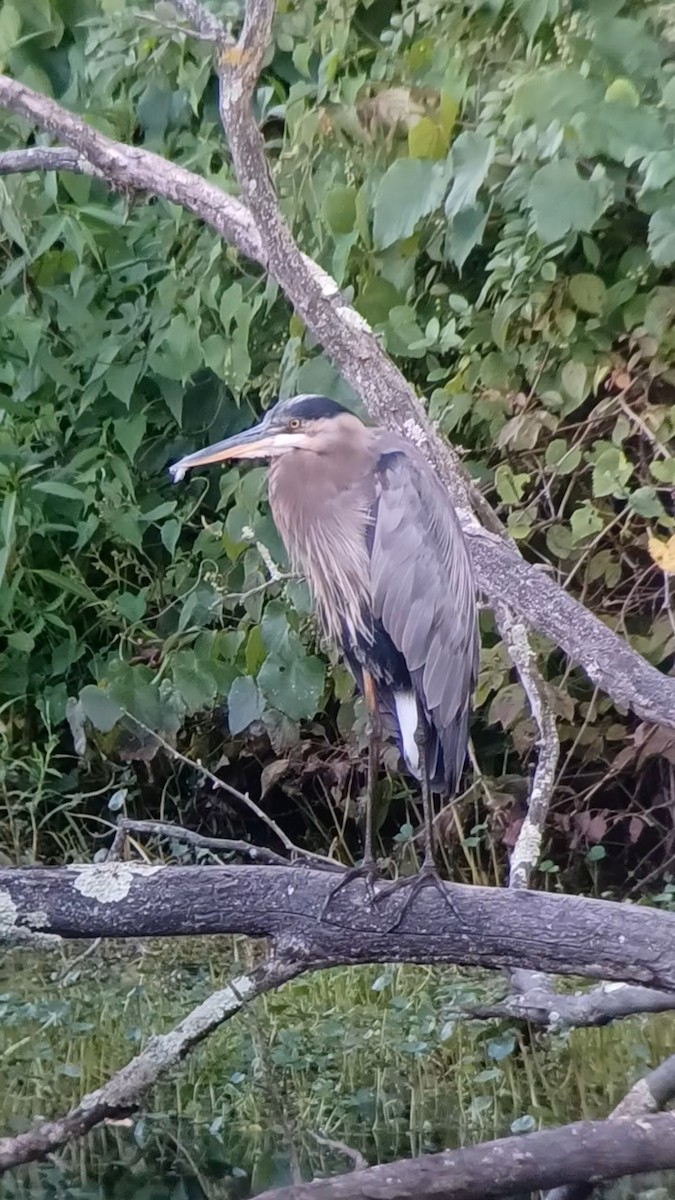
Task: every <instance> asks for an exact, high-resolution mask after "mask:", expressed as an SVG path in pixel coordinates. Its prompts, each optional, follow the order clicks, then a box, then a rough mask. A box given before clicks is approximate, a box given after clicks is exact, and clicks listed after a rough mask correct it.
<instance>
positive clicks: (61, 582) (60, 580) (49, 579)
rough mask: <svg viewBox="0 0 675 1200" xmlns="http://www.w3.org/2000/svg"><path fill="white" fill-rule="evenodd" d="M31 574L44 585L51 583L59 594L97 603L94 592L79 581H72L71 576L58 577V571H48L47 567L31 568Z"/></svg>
mask: <svg viewBox="0 0 675 1200" xmlns="http://www.w3.org/2000/svg"><path fill="white" fill-rule="evenodd" d="M32 574H33V575H38V576H39V577H40V579H44V580H45V582H46V583H51V584H52V585H53V586H54V587H55V588H57V589H58V590H59V591H60V592H70V593H71V595H73V596H79V597H80V599H81V600H88V601H93V602H94V603H95V604H98V603H99V601H98V597H97V596H96V595H95V594H94V592H92V591H91V589H90V588H88V587H87V586H86V585H85V584H84V583H81V582H80V580H79V579H74V578H73V577H72V575H60V574H59V573H58V571H50V570H49V569H48V568H47V567H33V570H32Z"/></svg>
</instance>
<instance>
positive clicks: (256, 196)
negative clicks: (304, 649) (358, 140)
mask: <svg viewBox="0 0 675 1200" xmlns="http://www.w3.org/2000/svg"><path fill="white" fill-rule="evenodd" d="M261 5H262V0H256V5H255V7H254V8H252V9H251V18H250V20H249V26H248V30H249V32H248V34H247V38H248V39H249V41H250V38H252V37H253V17H254V15H255V14H257V13H259V12H260V11H261ZM183 11H184V12H185V13H187V11H188V10H187V8H185V6H183ZM269 12H270V7H269V5H267V4H266V5H265V7H264V10H263V14H267V15H266V16H265V22H266V23H265V25H264V28H265V29H267V28H268V27H269ZM214 19H215V18H214ZM249 41H247V43H246V46H245V47H244V48H245V49H246V50H247V52H248V50H249ZM256 45H257V46H258V50H259V43H256ZM228 53H229V55H230V58H229V61H225V60H226V59H227V55H228ZM234 65H235V62H234V56H233V54H232V47H229V48H226V50H225V51H223V53H222V54H221V56H220V70H221V72H222V73H223V90H224V91H225V92H226V91H227V87H228V86H229V87H230V91H229V93H228V94H227V95H225V97H224V100H223V101H222V111H223V114H224V117H225V119H226V122H227V123H228V126H229V128H228V134H229V136H230V138H231V144H230V148H231V150H232V153H233V157H234V158H235V163H236V166H237V169H238V172H239V173H240V175H241V178H240V186H241V187H242V191H243V193H244V194H245V195H246V199H247V202H248V204H249V205H250V206H251V208H250V211H249V208H247V207H246V205H244V204H242V203H241V202H240V201H238V200H236V199H234V198H233V197H232V196H229V195H228V194H227V193H226V192H223V191H222V189H221V188H219V187H216V186H214V185H213V184H209V183H207V182H206V181H205V180H203V179H200V178H199V177H198V176H197V175H195V174H194V173H193V172H191V171H187V170H185V168H183V167H180V166H177V165H176V164H175V163H170V162H168V161H167V160H166V159H164V158H161V157H160V156H159V155H157V154H152V153H151V152H150V151H147V150H143V149H140V148H139V147H135V146H134V147H132V146H124V145H122V144H120V143H118V142H113V141H111V140H110V139H109V138H106V137H105V136H104V135H103V134H101V133H99V132H98V131H97V130H95V129H93V128H92V127H91V126H90V125H87V124H86V122H85V121H83V120H82V119H81V118H79V117H76V116H74V115H73V114H72V113H69V112H67V111H66V110H65V109H64V108H62V107H61V106H60V105H59V104H57V103H56V102H55V101H53V100H50V99H48V98H47V97H45V96H40V95H39V94H38V93H37V92H34V91H32V90H31V89H30V88H27V87H24V86H23V85H22V84H20V83H17V82H16V81H15V80H12V79H9V78H7V76H0V106H3V107H5V108H8V109H10V110H11V111H12V112H15V113H18V114H19V115H20V116H22V117H25V118H27V119H28V120H30V121H32V122H33V123H34V124H35V125H36V126H38V127H39V128H41V129H44V130H46V131H47V132H49V133H51V134H52V135H53V136H54V137H56V138H58V139H59V141H62V142H65V143H66V144H67V145H68V146H69V147H71V148H72V149H74V150H76V151H77V153H78V155H82V156H83V157H84V158H85V159H86V161H87V162H88V163H89V165H90V166H91V168H92V170H93V172H94V174H95V175H96V176H97V177H98V178H100V179H102V180H105V182H106V183H108V184H109V185H110V186H111V187H114V188H117V189H120V188H122V189H132V190H135V191H142V192H147V193H148V194H150V195H152V196H161V197H163V198H165V199H167V200H170V201H171V202H172V203H174V204H179V205H181V206H182V207H183V208H185V209H186V210H187V211H188V212H191V213H193V214H194V215H195V216H197V217H199V218H200V219H201V220H203V221H204V222H205V223H206V224H208V225H209V226H210V227H211V228H212V229H214V230H215V231H216V232H217V233H218V235H219V236H220V237H221V238H223V239H224V240H225V241H227V242H231V243H232V244H233V245H234V246H236V247H237V249H238V250H240V251H241V253H243V254H246V255H247V256H248V257H249V258H251V259H253V260H255V261H256V262H258V263H260V265H261V266H263V267H264V268H266V269H268V270H269V272H270V274H271V275H272V277H273V278H274V279H275V280H276V281H277V282H278V283H279V284H280V285H281V287H282V288H283V290H284V291H285V293H286V295H287V296H288V298H289V300H290V301H291V303H292V304H293V305H294V307H295V308H296V311H297V312H298V313H299V315H300V316H301V317H302V319H303V320H304V321H305V323H306V324H307V326H308V328H310V329H311V330H312V333H313V334H314V335H315V337H316V338H317V339H318V341H319V342H321V344H323V345H324V346H325V348H326V350H327V352H328V353H329V354H330V356H331V358H332V359H333V360H334V362H335V363H336V365H337V366H338V367H339V369H340V370H341V372H342V374H343V376H344V378H345V379H346V380H347V381H348V382H349V383H350V384H351V386H352V387H353V388H354V390H355V391H356V392H358V393H359V394H360V395H361V396H362V398H363V400H364V402H365V404H366V407H367V409H368V410H369V412H370V414H371V416H372V417H373V418H374V419H376V420H378V421H380V422H381V423H383V424H386V425H389V426H391V427H394V428H397V429H399V430H401V431H402V432H403V433H404V434H405V435H406V436H408V437H409V438H411V439H412V440H413V441H415V442H416V443H417V444H418V445H420V446H421V448H422V449H423V450H424V451H425V452H426V453H427V455H428V457H429V459H430V461H431V462H432V463H433V464H434V466H435V467H436V469H437V470H438V472H439V475H440V476H441V478H442V479H443V480H444V482H445V483H446V485H447V486H448V489H449V491H450V494H451V496H452V498H453V500H454V502H455V505H456V507H457V510H458V513H459V516H460V519H461V521H462V524H463V527H464V531H465V533H466V535H467V537H468V540H469V547H470V550H471V554H472V558H473V561H474V565H475V569H476V575H477V579H478V582H479V585H480V587H481V589H482V590H483V591H484V593H485V594H486V596H487V597H488V599H489V600H490V602H491V604H492V605H493V606H494V605H496V603H497V602H498V601H499V600H500V599H501V600H504V601H505V602H506V603H508V605H509V606H510V607H511V608H512V609H513V611H514V612H515V613H517V614H518V615H519V617H521V618H522V620H523V621H524V623H525V625H526V626H527V628H528V629H536V630H539V631H540V632H541V633H543V634H545V635H546V636H547V637H549V638H550V639H551V640H552V641H553V642H554V643H555V644H556V645H558V646H561V647H562V649H563V650H564V651H565V652H566V653H567V654H568V655H569V657H570V658H571V659H572V661H573V662H575V663H578V664H579V665H581V666H582V667H583V668H584V669H585V670H586V672H587V674H588V675H589V677H590V679H591V680H592V681H593V683H595V684H596V685H597V686H598V687H600V688H602V689H603V691H605V692H607V693H608V694H609V695H610V696H611V697H612V699H613V700H614V701H615V703H617V704H618V705H620V706H622V707H625V708H632V709H633V711H634V712H636V713H637V714H638V715H639V716H641V717H643V718H644V719H645V720H647V721H654V722H657V723H659V724H662V725H666V726H669V727H671V728H673V727H675V680H673V679H672V678H669V677H667V676H665V675H663V674H661V672H659V671H657V670H656V669H655V668H654V667H652V666H651V665H650V664H649V663H647V662H646V661H645V660H644V659H643V658H642V657H641V656H640V655H639V654H637V653H636V652H635V651H634V650H632V649H631V648H630V647H629V646H628V645H627V644H626V643H625V642H623V641H622V640H621V639H620V638H619V637H617V635H616V634H614V633H613V632H612V631H611V630H610V629H609V628H608V627H607V626H606V625H604V624H603V622H602V621H599V620H598V619H597V618H596V617H594V616H593V615H592V614H591V613H590V612H588V610H587V609H585V608H584V607H583V606H582V605H581V604H578V603H577V601H575V600H574V599H573V598H572V597H571V596H568V595H567V594H566V593H565V592H563V591H562V589H561V588H560V587H559V586H558V585H557V584H556V583H555V581H554V580H553V579H551V578H550V577H549V576H548V574H547V573H546V572H544V571H542V570H540V569H537V568H536V567H532V566H530V565H529V564H527V563H525V562H524V560H523V559H522V558H521V556H520V555H519V553H518V552H517V550H516V549H515V548H514V547H513V546H512V545H511V544H510V543H509V542H508V541H506V540H505V539H504V538H503V537H501V536H499V535H498V534H496V533H494V532H490V531H488V530H487V529H484V528H482V527H481V526H480V525H479V523H478V521H477V520H476V518H475V516H474V515H473V512H472V511H471V499H472V497H471V495H470V489H469V486H468V484H467V481H466V479H465V477H464V474H463V471H462V470H461V468H460V466H459V464H458V461H457V458H456V456H455V455H454V453H453V452H452V451H451V450H450V449H449V448H448V447H447V446H445V445H444V444H443V443H442V442H441V441H440V439H439V438H438V437H437V436H436V435H435V433H434V432H433V430H432V429H431V427H430V425H429V423H428V421H427V419H426V417H425V415H424V412H423V410H422V407H421V405H420V403H419V401H418V400H417V398H416V396H415V394H414V392H413V390H412V389H411V387H410V386H409V384H408V383H406V381H405V380H404V379H403V377H402V375H401V374H400V372H399V371H398V370H397V368H396V367H395V366H394V364H393V363H392V362H391V361H390V360H389V359H388V358H387V357H386V355H385V354H384V353H383V351H382V350H381V349H380V347H379V345H378V344H377V342H376V340H375V338H374V337H373V334H372V332H371V330H370V329H369V327H368V325H367V324H366V322H365V321H364V320H363V319H362V318H361V317H360V316H359V315H358V314H357V313H356V312H355V311H354V309H353V308H352V307H351V306H350V305H349V304H348V303H347V301H346V300H345V298H344V297H343V296H342V294H341V293H340V290H339V288H338V286H337V284H336V283H335V281H334V280H332V279H331V278H330V277H329V276H328V275H327V274H326V273H325V272H324V271H323V270H322V269H321V268H320V267H319V266H318V265H317V264H316V263H314V262H312V260H311V259H309V258H307V257H306V256H305V255H303V254H301V253H300V252H299V250H298V249H297V246H296V245H295V243H294V242H293V239H292V238H291V236H290V233H289V231H288V230H287V228H286V227H285V225H284V224H283V221H282V220H281V217H280V216H279V213H278V207H277V205H276V198H275V196H274V191H273V189H272V186H271V183H270V181H269V174H268V171H267V166H266V163H265V159H264V155H263V157H262V160H261V155H262V149H263V148H262V143H261V141H260V135H259V133H258V130H257V128H256V126H255V123H254V121H253V117H252V114H251V112H250V110H249V109H248V108H247V106H246V105H245V104H244V102H243V101H242V99H241V96H239V98H238V97H237V87H236V86H235V81H234V80H233V77H232V71H233V70H234ZM228 73H229V74H228ZM261 161H262V162H263V163H265V170H264V174H262V175H261V177H260V179H257V178H255V177H253V176H249V175H248V169H249V167H250V166H252V165H253V164H256V166H260V164H261ZM68 169H71V167H70V166H69V168H68ZM247 179H248V181H249V182H248V184H247V183H246V180H247ZM483 508H484V506H483Z"/></svg>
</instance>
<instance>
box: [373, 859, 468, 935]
mask: <svg viewBox="0 0 675 1200" xmlns="http://www.w3.org/2000/svg"><path fill="white" fill-rule="evenodd" d="M425 887H435V888H436V891H437V892H440V893H441V896H442V897H443V899H444V900H445V903H446V904H447V906H448V908H449V909H450V912H451V913H452V915H453V917H454V918H455V920H456V921H458V922H459V923H460V924H461V925H464V924H465V921H464V918H463V917H462V916H461V915H460V914H459V912H458V911H457V909H456V907H455V903H454V901H453V899H452V897H451V895H450V892H449V890H448V888H447V886H446V884H445V882H444V881H443V880H442V879H441V877H440V875H439V874H438V871H437V870H436V867H435V866H434V864H433V863H431V862H424V863H422V866H421V867H420V869H419V871H417V873H416V874H415V875H406V876H405V878H404V879H397V880H396V882H395V883H391V884H390V885H389V887H385V888H381V889H380V890H379V891H378V892H377V893H376V895H375V896H374V903H375V904H380V903H381V901H382V900H386V899H387V897H388V896H393V895H395V894H396V895H397V894H398V893H399V892H402V891H403V890H404V888H405V889H406V890H407V892H408V895H407V896H406V897H405V900H404V902H403V904H402V905H401V907H400V909H399V912H398V916H397V917H396V920H395V921H394V924H393V925H391V926H390V928H389V933H393V931H394V930H395V929H398V927H399V925H400V924H401V921H402V920H403V918H404V916H405V914H406V913H407V911H408V909H409V908H410V905H411V904H412V902H413V900H414V899H415V897H416V896H417V895H418V894H419V892H421V891H422V888H425Z"/></svg>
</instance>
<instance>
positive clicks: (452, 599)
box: [371, 437, 478, 792]
mask: <svg viewBox="0 0 675 1200" xmlns="http://www.w3.org/2000/svg"><path fill="white" fill-rule="evenodd" d="M387 442H388V443H389V445H391V446H392V448H391V450H389V446H388V445H386V444H385V445H386V448H384V447H383V449H384V453H382V454H381V456H380V458H379V460H378V465H377V471H376V479H377V492H378V498H377V502H376V508H375V512H374V525H373V528H372V547H371V585H372V593H373V607H374V615H375V617H376V618H379V620H381V622H382V625H383V626H384V629H385V630H386V632H387V633H388V635H389V637H390V638H391V640H392V642H393V643H394V645H395V646H396V648H397V649H398V650H400V652H401V653H402V654H403V657H404V658H405V661H406V664H407V666H408V670H409V672H410V676H411V679H412V681H413V687H414V688H415V691H416V693H417V696H418V699H419V700H420V701H421V704H422V707H423V709H424V711H425V712H426V714H427V716H428V719H429V721H430V723H431V725H432V727H433V729H434V730H435V732H436V734H437V736H438V741H439V742H440V747H441V749H442V752H443V769H442V776H443V777H444V782H445V785H446V787H447V788H448V790H449V791H450V792H454V791H455V790H456V788H457V785H458V783H459V778H460V776H461V772H462V767H463V765H464V759H465V757H466V749H467V743H468V725H469V708H470V703H471V696H472V693H473V689H474V686H475V682H476V675H477V669H478V621H477V605H476V591H475V584H474V577H473V570H472V567H471V560H470V558H469V552H468V549H467V546H466V542H465V540H464V535H463V533H462V530H461V527H460V524H459V520H458V518H457V515H456V513H455V510H454V509H453V507H452V504H451V502H450V499H449V497H448V495H447V493H446V492H445V490H444V488H443V487H442V485H441V483H440V482H439V480H438V479H437V478H436V476H435V474H434V472H433V471H432V469H431V467H430V466H429V464H428V463H427V461H426V459H425V458H423V456H422V455H421V454H419V453H418V452H417V451H416V450H415V449H414V448H413V447H409V446H408V445H407V443H405V442H404V441H403V440H402V439H401V440H400V441H399V439H398V438H397V439H396V441H395V442H394V441H393V439H391V437H389V438H387ZM429 772H430V775H431V776H432V778H433V777H434V776H435V775H436V776H437V774H438V772H437V770H436V769H435V764H434V762H433V760H430V762H429ZM437 782H438V779H437Z"/></svg>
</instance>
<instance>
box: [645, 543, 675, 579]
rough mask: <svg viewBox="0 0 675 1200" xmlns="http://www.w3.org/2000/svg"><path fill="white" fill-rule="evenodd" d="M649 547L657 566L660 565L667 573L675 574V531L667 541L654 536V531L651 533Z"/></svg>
mask: <svg viewBox="0 0 675 1200" xmlns="http://www.w3.org/2000/svg"><path fill="white" fill-rule="evenodd" d="M647 549H648V550H649V553H650V555H651V557H652V558H653V560H654V562H655V563H656V565H657V567H660V568H661V570H662V571H664V572H665V573H666V575H675V533H674V534H672V535H671V537H669V538H668V541H667V542H662V541H661V539H660V538H657V537H654V534H653V533H649V534H648V535H647Z"/></svg>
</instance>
